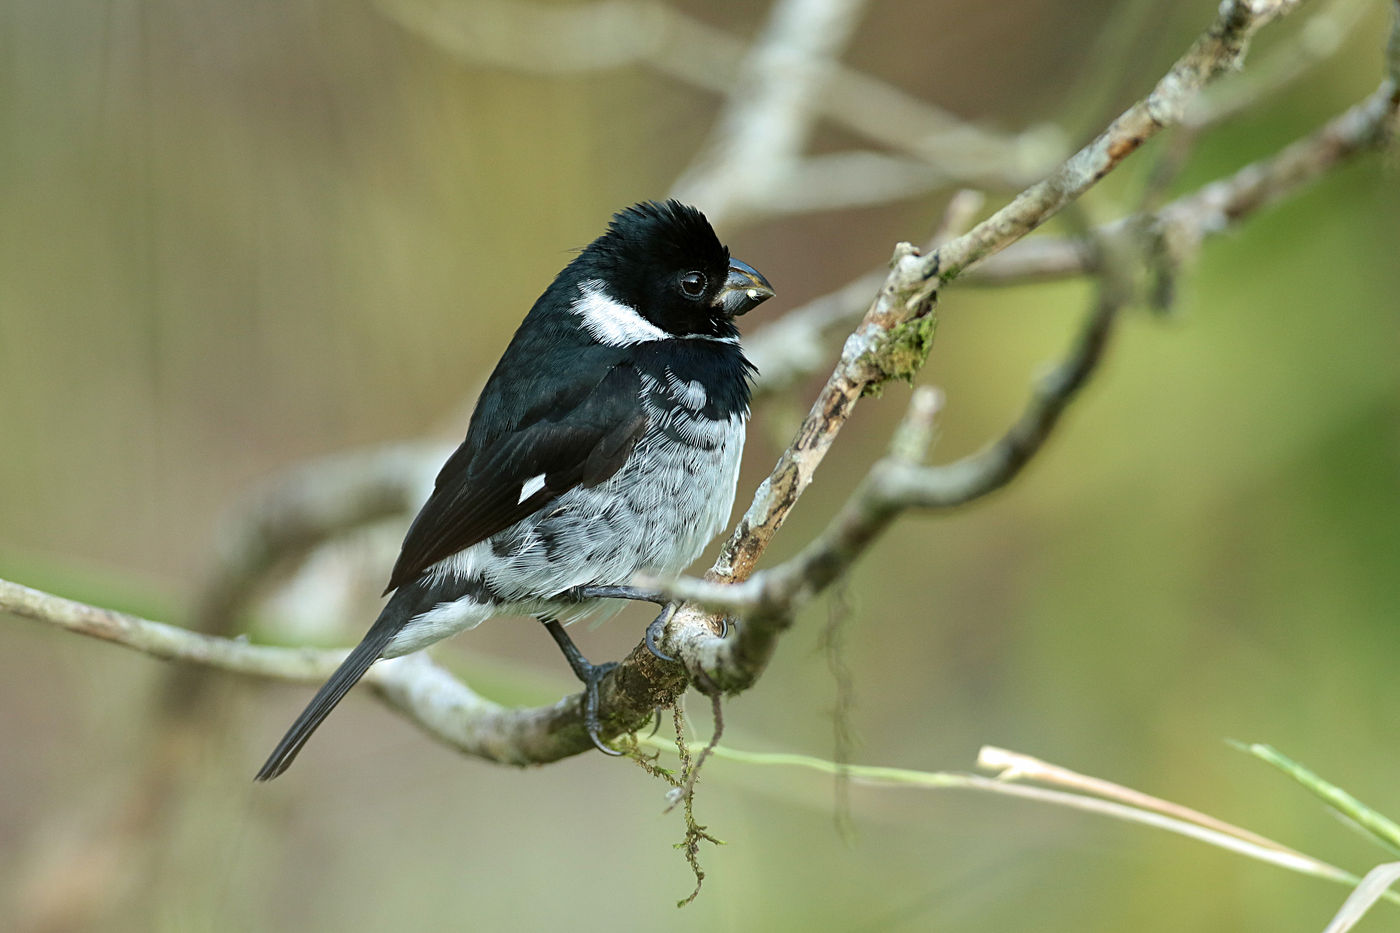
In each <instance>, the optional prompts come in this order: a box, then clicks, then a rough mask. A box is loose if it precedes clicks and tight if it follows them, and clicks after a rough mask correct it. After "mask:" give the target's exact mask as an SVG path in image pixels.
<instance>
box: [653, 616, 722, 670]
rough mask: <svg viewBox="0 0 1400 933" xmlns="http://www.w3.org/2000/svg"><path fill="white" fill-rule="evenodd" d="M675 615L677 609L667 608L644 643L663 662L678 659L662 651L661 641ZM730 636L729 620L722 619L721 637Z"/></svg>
mask: <svg viewBox="0 0 1400 933" xmlns="http://www.w3.org/2000/svg"><path fill="white" fill-rule="evenodd" d="M674 613H675V607H673V606H667V607H666V609H664V610H663V611H662V613H661V615H659V616H657V617H656V618H654V619H652V620H651V624H650V625H648V626H647V634H646V638H645V639H644V641H645V642H646V646H647V650H648V651H650V652H651V653H652V654H654V655H655V656H656V657H658V658H660V659H661V660H663V661H670V662H672V663H675V661H676V659H675V658H673V657H671V656H670V655H669V654H667V653H666V652H664V651H662V650H661V639H662V637H663V636H664V635H665V634H666V625H667V624H668V623H669V622H670V621H671V616H672V615H673V614H674ZM728 634H729V618H728V617H727V616H724V617H721V618H720V620H719V637H720V638H723V637H725V636H726V635H728Z"/></svg>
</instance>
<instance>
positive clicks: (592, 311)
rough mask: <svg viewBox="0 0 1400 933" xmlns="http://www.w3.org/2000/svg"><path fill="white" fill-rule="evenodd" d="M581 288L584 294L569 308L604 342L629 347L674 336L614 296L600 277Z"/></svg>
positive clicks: (596, 338)
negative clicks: (608, 291)
mask: <svg viewBox="0 0 1400 933" xmlns="http://www.w3.org/2000/svg"><path fill="white" fill-rule="evenodd" d="M579 291H580V292H581V293H582V297H580V298H578V299H577V300H575V301H574V303H573V304H572V305H570V309H571V310H572V311H573V312H574V313H575V314H577V315H578V316H579V317H580V318H582V319H583V327H584V330H586V331H588V333H589V335H590V336H592V337H593V339H594V340H596V341H598V342H599V343H601V344H605V345H607V346H609V347H629V346H631V345H632V344H636V343H649V342H651V341H653V340H667V339H670V338H671V337H673V336H674V335H672V334H668V333H666V331H664V330H662V329H661V328H659V327H657V326H656V325H655V324H653V323H651V322H650V321H648V320H647V319H646V318H644V317H642V316H641V314H639V313H638V312H637V309H636V308H633V307H630V306H629V305H625V304H623V303H622V302H620V301H618V300H617V299H616V298H613V297H612V296H611V295H609V294H608V293H607V289H606V288H605V287H604V286H603V283H602V282H601V281H599V280H598V279H589V280H588V281H587V282H584V283H583V284H582V285H580V286H579Z"/></svg>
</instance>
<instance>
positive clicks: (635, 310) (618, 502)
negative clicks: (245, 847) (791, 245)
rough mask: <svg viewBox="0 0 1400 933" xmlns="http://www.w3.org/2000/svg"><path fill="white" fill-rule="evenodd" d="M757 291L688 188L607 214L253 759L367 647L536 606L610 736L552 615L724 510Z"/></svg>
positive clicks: (744, 412)
mask: <svg viewBox="0 0 1400 933" xmlns="http://www.w3.org/2000/svg"><path fill="white" fill-rule="evenodd" d="M772 295H773V289H772V288H771V287H770V286H769V284H768V281H767V280H766V279H764V277H763V276H762V275H760V274H759V273H758V272H756V271H755V270H754V269H753V268H751V267H750V266H748V265H746V264H744V263H742V262H740V261H739V260H737V259H731V258H730V256H729V251H728V250H727V249H726V248H725V247H724V246H723V245H722V244H721V243H720V241H719V238H718V237H716V236H715V232H714V230H713V229H712V228H711V227H710V223H709V221H708V220H706V219H705V216H704V215H703V214H702V213H700V211H698V210H696V209H695V208H693V207H689V206H687V205H684V204H681V203H679V202H677V201H666V202H664V203H657V202H645V203H642V204H637V205H634V206H632V207H629V208H626V209H625V210H622V211H619V212H618V213H617V214H616V215H614V216H613V218H612V222H611V224H609V226H608V230H607V232H606V233H604V234H603V235H602V236H600V237H598V239H596V240H594V241H593V242H592V243H590V244H589V245H588V246H586V247H584V249H583V250H582V251H581V252H580V253H579V255H578V256H577V257H576V258H575V259H574V260H573V261H572V262H570V263H569V264H568V266H566V267H565V268H564V270H563V271H562V272H560V273H559V275H558V276H557V277H556V278H555V280H554V282H553V284H551V285H550V286H549V288H547V289H546V290H545V292H544V294H543V295H541V296H540V297H539V300H537V301H536V302H535V304H534V307H532V308H531V309H530V313H529V314H527V315H526V316H525V320H524V322H523V323H522V324H521V325H520V328H519V329H518V330H517V331H516V332H515V337H514V338H513V339H512V340H511V342H510V345H509V346H508V347H507V348H506V351H505V354H504V355H503V356H502V357H501V360H500V362H499V363H497V364H496V369H495V371H494V372H493V373H492V374H491V378H490V379H488V380H487V382H486V386H485V388H484V389H483V390H482V392H481V398H480V399H479V400H478V402H477V405H476V411H475V412H474V413H473V414H472V417H471V423H470V425H469V427H468V428H467V437H466V440H465V441H463V442H462V445H461V446H460V447H459V448H457V451H456V452H455V453H454V454H453V455H452V456H451V457H450V458H449V459H448V461H447V463H446V464H445V465H444V466H443V468H442V472H440V473H439V474H438V477H437V483H436V485H435V488H434V489H433V492H432V495H431V496H429V498H428V501H427V503H426V504H425V505H424V506H423V508H422V511H420V512H419V513H418V517H417V518H416V519H414V521H413V525H412V527H410V528H409V530H408V535H407V536H406V537H405V539H404V543H403V549H402V551H401V552H400V554H399V558H398V561H397V563H395V564H394V569H393V572H392V573H391V574H390V576H389V586H388V588H387V589H386V590H385V593H390V592H392V593H393V596H392V597H390V599H389V601H388V603H387V604H386V605H385V607H384V610H383V611H382V612H381V613H380V614H379V618H378V619H377V620H376V621H375V623H374V625H372V626H371V627H370V630H369V633H368V634H367V635H365V637H364V640H363V641H361V642H360V644H359V645H358V646H357V647H356V648H355V649H354V650H353V651H351V652H350V655H349V657H347V658H346V659H345V661H344V663H342V664H341V666H340V668H339V669H338V670H336V672H335V673H334V674H332V675H331V678H330V680H328V681H326V683H325V684H324V685H323V686H322V687H321V689H320V691H318V692H317V694H316V696H315V697H314V698H313V699H312V701H311V703H310V705H308V706H307V708H306V709H305V710H304V711H303V712H302V714H301V716H300V717H298V719H297V721H296V722H295V723H293V724H292V727H291V728H290V729H289V730H288V731H287V734H286V735H285V736H284V737H283V738H282V741H281V742H280V743H279V744H278V746H277V748H276V749H275V750H274V751H273V752H272V754H271V755H270V756H269V757H268V759H267V762H266V763H265V764H264V765H263V766H262V770H260V771H259V772H258V774H257V779H258V780H260V781H266V780H270V779H272V778H274V777H276V776H277V775H279V774H281V773H282V772H283V771H285V770H286V769H287V768H288V766H290V765H291V763H292V760H293V759H294V758H295V757H296V755H297V753H298V752H300V751H301V749H302V746H303V745H305V744H306V740H307V739H308V738H309V737H310V736H311V733H312V732H313V731H315V729H316V727H317V726H319V725H320V724H321V722H322V720H324V719H325V718H326V716H327V715H328V714H329V713H330V711H331V710H332V709H334V708H335V705H336V704H337V703H339V702H340V700H341V699H342V698H343V697H344V696H345V694H346V692H347V691H349V689H350V688H351V687H353V686H354V685H355V683H356V682H357V681H358V680H359V679H360V678H361V677H363V676H364V674H365V671H367V670H369V667H370V665H371V664H373V663H374V662H375V661H376V660H378V659H379V658H392V657H397V656H399V655H403V654H407V653H409V652H412V651H417V650H419V649H421V648H424V647H426V646H428V645H430V644H432V643H433V642H436V641H439V640H441V639H443V638H446V637H448V636H449V635H453V634H455V633H457V632H460V631H462V630H464V629H469V628H474V627H475V626H477V625H479V624H481V623H482V622H483V621H485V620H486V619H488V618H490V617H491V616H494V615H501V614H517V615H530V616H534V617H536V618H538V619H539V620H540V621H542V622H544V623H545V626H546V627H547V628H548V629H549V632H550V634H551V635H552V636H553V637H554V639H555V640H556V641H557V642H558V644H559V646H560V648H561V649H562V650H563V651H564V654H565V657H566V658H567V659H568V660H569V664H570V666H571V667H572V668H573V670H574V673H575V674H576V675H577V676H578V677H579V679H580V680H581V681H582V682H583V683H584V685H585V697H586V701H585V724H586V727H587V729H588V734H589V736H590V738H592V740H593V742H594V744H595V745H597V746H598V747H599V748H601V749H603V750H604V751H612V750H611V749H609V748H608V747H607V746H606V745H604V744H603V743H602V741H601V740H600V739H599V736H598V728H599V726H598V717H597V698H598V684H599V682H600V681H601V679H602V677H603V675H604V674H605V673H606V672H607V670H609V669H610V668H611V667H612V666H613V665H611V664H608V665H593V664H590V663H589V662H588V661H587V660H585V659H584V657H583V655H582V654H581V653H580V652H579V651H578V649H577V648H576V647H575V646H574V644H573V642H572V640H570V638H569V636H568V634H567V633H566V632H565V631H564V628H563V625H564V624H566V623H568V622H571V621H574V620H576V619H578V618H582V617H584V616H587V615H590V614H593V613H595V612H597V611H599V610H600V609H602V608H603V606H604V605H605V604H604V603H603V602H602V601H601V599H600V598H599V597H600V596H601V595H604V594H606V595H624V596H625V595H628V593H629V590H628V588H627V584H628V583H629V581H630V580H631V579H632V577H633V576H634V575H635V574H636V573H638V572H639V571H650V572H653V573H662V574H666V573H676V572H678V571H680V570H681V569H683V568H684V567H686V566H687V565H688V564H689V563H690V562H691V561H693V560H694V559H695V558H696V557H698V556H699V555H700V552H701V551H702V550H703V549H704V548H705V546H706V545H707V544H708V543H709V542H710V540H711V539H712V538H713V537H714V536H715V535H716V534H717V533H718V532H719V531H720V530H721V529H722V528H723V527H724V525H725V524H726V522H727V521H728V518H729V512H730V508H731V507H732V506H733V503H734V490H735V484H736V482H737V480H738V473H739V457H740V453H741V452H742V450H743V446H744V427H745V422H746V420H747V418H748V406H749V390H750V386H749V379H750V377H751V375H752V373H753V371H754V370H753V366H752V365H751V364H750V363H749V361H748V360H747V359H746V358H745V357H744V354H743V351H742V350H741V349H740V347H739V333H738V330H737V328H736V327H735V326H734V318H735V317H736V316H737V315H740V314H744V313H745V312H747V311H749V310H751V309H752V308H754V307H755V306H756V305H758V304H759V303H761V302H763V301H765V300H766V299H768V298H770V297H772ZM631 592H633V595H634V596H635V591H631ZM659 621H660V620H658V622H659ZM648 645H650V646H652V647H653V650H655V645H654V641H653V640H652V637H651V630H649V637H648Z"/></svg>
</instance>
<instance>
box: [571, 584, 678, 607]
mask: <svg viewBox="0 0 1400 933" xmlns="http://www.w3.org/2000/svg"><path fill="white" fill-rule="evenodd" d="M560 596H562V597H563V598H565V599H569V600H577V601H581V600H585V599H633V600H637V601H638V602H643V603H656V605H658V606H665V605H666V604H668V603H669V602H670V601H671V600H670V599H669V598H668V597H667V596H666V594H665V593H663V592H661V591H660V590H644V589H640V588H638V587H635V586H574V587H570V588H569V589H567V590H565V591H564V592H563V593H561V594H560Z"/></svg>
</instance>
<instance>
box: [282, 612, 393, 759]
mask: <svg viewBox="0 0 1400 933" xmlns="http://www.w3.org/2000/svg"><path fill="white" fill-rule="evenodd" d="M392 606H393V601H391V602H390V605H389V606H386V607H385V611H384V612H383V613H382V614H381V615H380V617H379V621H378V622H376V623H375V624H374V626H373V627H372V628H371V629H370V630H369V634H368V635H366V636H365V638H364V641H362V642H360V643H359V644H358V645H356V646H355V650H354V651H352V652H350V656H349V657H347V658H346V659H345V660H344V661H343V662H341V665H340V667H338V668H336V670H335V673H334V674H332V675H331V679H330V680H328V681H326V682H325V683H324V684H322V685H321V689H320V690H318V691H316V696H314V697H313V698H312V699H311V702H310V704H308V705H307V707H306V709H304V710H302V711H301V715H300V716H298V717H297V721H296V722H294V723H292V727H291V728H290V729H288V730H287V734H286V735H284V736H282V741H280V742H278V743H277V747H276V748H275V749H273V750H272V754H271V755H269V756H268V757H267V761H266V762H264V763H263V766H262V770H260V771H259V772H258V774H257V777H255V778H254V780H255V781H270V780H272V779H273V778H275V777H277V775H279V774H281V773H282V772H283V771H286V770H287V769H288V768H290V767H291V766H292V761H293V760H294V759H295V758H296V757H297V753H298V752H300V751H301V747H302V746H303V745H305V744H306V740H307V739H309V738H311V733H313V732H315V731H316V727H317V726H319V725H320V724H321V721H322V720H323V719H325V718H326V717H327V716H329V715H330V712H331V710H333V709H335V705H336V704H337V703H339V702H340V701H341V700H343V699H344V698H345V694H347V693H349V692H350V688H351V687H353V686H355V684H356V683H357V682H358V681H359V679H360V678H361V677H363V676H365V671H367V670H369V666H370V665H371V664H373V663H374V662H375V661H377V660H379V656H380V655H381V654H383V653H384V649H385V648H387V647H389V642H390V641H392V640H393V638H394V636H395V635H396V634H397V633H398V631H399V629H400V628H402V624H398V625H394V624H385V623H386V622H387V621H388V620H387V619H386V616H388V615H389V614H390V607H392ZM395 615H397V613H395ZM401 621H402V620H400V622H401Z"/></svg>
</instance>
